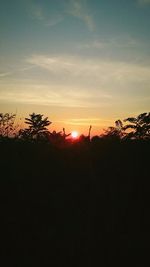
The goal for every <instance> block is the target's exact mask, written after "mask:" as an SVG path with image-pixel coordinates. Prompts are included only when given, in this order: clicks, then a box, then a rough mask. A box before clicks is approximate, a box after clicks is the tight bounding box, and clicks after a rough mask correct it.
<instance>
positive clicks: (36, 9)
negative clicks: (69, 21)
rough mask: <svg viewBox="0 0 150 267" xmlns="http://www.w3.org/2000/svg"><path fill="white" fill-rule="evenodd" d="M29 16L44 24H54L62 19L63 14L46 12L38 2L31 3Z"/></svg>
mask: <svg viewBox="0 0 150 267" xmlns="http://www.w3.org/2000/svg"><path fill="white" fill-rule="evenodd" d="M31 16H32V18H33V19H36V20H39V21H41V22H42V23H43V25H45V26H55V25H56V24H58V23H60V22H61V21H62V20H63V19H64V15H63V14H61V13H58V12H49V14H47V12H46V11H45V9H44V8H43V7H42V6H41V5H39V4H32V5H31Z"/></svg>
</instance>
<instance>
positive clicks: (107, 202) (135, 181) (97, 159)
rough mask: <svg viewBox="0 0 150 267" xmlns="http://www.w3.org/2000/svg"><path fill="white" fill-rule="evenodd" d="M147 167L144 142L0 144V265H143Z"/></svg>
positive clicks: (149, 240)
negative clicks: (0, 253) (56, 144)
mask: <svg viewBox="0 0 150 267" xmlns="http://www.w3.org/2000/svg"><path fill="white" fill-rule="evenodd" d="M149 166H150V142H148V141H147V142H146V141H145V142H144V141H125V142H123V143H120V142H119V141H118V142H110V141H109V142H107V141H105V142H104V141H95V142H94V141H93V142H91V143H87V144H85V143H76V144H74V145H73V144H72V145H70V146H66V147H63V148H56V147H54V146H52V145H48V144H44V143H43V144H38V143H35V144H32V143H29V142H23V141H13V140H7V141H6V140H5V141H1V142H0V170H1V178H0V197H1V200H0V203H1V209H0V213H1V238H0V239H1V251H2V254H3V258H4V263H3V264H2V265H1V266H15V267H23V266H24V267H26V266H36V267H38V266H41V267H44V266H59V267H61V266H65V267H67V266H68V267H74V266H75V267H76V266H82V267H83V266H93V267H95V266H102V267H103V266H121V267H122V266H123V267H124V266H136V267H137V266H141V267H143V266H148V265H149V264H148V263H147V260H148V262H149V249H150V174H149ZM1 260H2V258H1Z"/></svg>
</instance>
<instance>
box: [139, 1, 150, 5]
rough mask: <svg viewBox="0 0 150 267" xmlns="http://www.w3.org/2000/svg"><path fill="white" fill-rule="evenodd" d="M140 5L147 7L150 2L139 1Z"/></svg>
mask: <svg viewBox="0 0 150 267" xmlns="http://www.w3.org/2000/svg"><path fill="white" fill-rule="evenodd" d="M138 3H139V4H140V5H147V4H150V0H138Z"/></svg>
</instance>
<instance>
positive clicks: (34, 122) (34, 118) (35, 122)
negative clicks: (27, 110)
mask: <svg viewBox="0 0 150 267" xmlns="http://www.w3.org/2000/svg"><path fill="white" fill-rule="evenodd" d="M29 116H30V118H25V123H26V124H28V125H29V128H26V129H24V130H21V131H20V136H21V137H23V138H24V139H41V138H42V139H43V138H44V137H46V136H47V134H48V133H49V131H48V129H47V128H46V127H47V126H48V125H50V124H51V122H50V121H49V120H48V117H46V118H44V119H43V115H41V114H35V113H32V114H29Z"/></svg>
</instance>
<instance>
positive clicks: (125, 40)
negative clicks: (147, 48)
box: [77, 35, 142, 49]
mask: <svg viewBox="0 0 150 267" xmlns="http://www.w3.org/2000/svg"><path fill="white" fill-rule="evenodd" d="M141 45H142V42H141V41H139V40H136V39H134V38H132V37H131V36H127V35H124V36H123V35H120V36H116V37H114V38H109V39H95V40H92V41H90V42H87V43H82V44H78V45H77V47H78V48H80V49H82V48H83V49H103V48H133V47H139V46H141Z"/></svg>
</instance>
